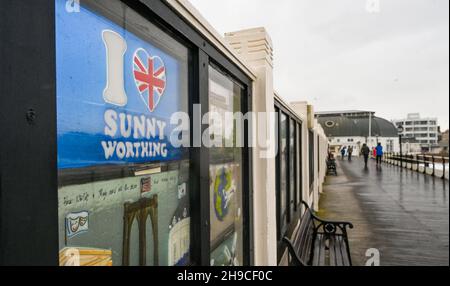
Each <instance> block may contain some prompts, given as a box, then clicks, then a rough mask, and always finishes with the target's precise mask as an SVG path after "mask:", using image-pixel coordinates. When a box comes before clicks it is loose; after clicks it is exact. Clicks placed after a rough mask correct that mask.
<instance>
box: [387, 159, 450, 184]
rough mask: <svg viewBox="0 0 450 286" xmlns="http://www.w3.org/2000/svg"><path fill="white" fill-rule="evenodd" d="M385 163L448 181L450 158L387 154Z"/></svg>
mask: <svg viewBox="0 0 450 286" xmlns="http://www.w3.org/2000/svg"><path fill="white" fill-rule="evenodd" d="M383 161H384V162H385V163H387V164H391V165H394V166H399V167H401V168H406V169H409V170H412V171H416V172H419V173H423V174H428V175H431V176H433V177H439V178H442V179H444V180H445V179H448V171H449V170H448V169H449V167H448V163H449V157H443V156H436V155H423V154H400V153H386V154H385V156H383Z"/></svg>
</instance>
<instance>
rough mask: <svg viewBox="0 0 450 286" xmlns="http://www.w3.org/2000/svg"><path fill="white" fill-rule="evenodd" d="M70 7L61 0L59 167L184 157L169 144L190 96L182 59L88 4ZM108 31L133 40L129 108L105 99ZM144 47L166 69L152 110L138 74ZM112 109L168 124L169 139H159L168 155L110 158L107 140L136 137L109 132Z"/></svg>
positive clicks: (127, 72)
mask: <svg viewBox="0 0 450 286" xmlns="http://www.w3.org/2000/svg"><path fill="white" fill-rule="evenodd" d="M65 5H66V1H65V0H56V69H57V133H58V134H57V135H58V168H59V169H67V168H83V167H90V166H97V165H107V164H130V163H147V162H153V161H170V160H176V159H179V158H180V157H181V156H182V150H181V149H176V148H174V147H173V146H171V145H170V143H169V142H168V141H169V139H168V137H169V136H170V134H171V131H172V130H173V128H174V126H172V127H171V126H170V124H169V123H170V122H169V119H170V116H171V115H172V114H173V113H174V112H178V111H181V109H182V106H183V105H182V101H183V100H184V101H187V96H186V95H185V93H182V92H181V91H182V90H183V88H184V87H180V84H179V83H180V82H186V80H184V81H180V77H181V76H187V75H182V74H181V72H182V70H183V71H184V70H185V69H181V65H182V64H185V63H180V62H179V61H178V60H177V59H175V58H174V57H172V56H170V55H168V54H167V53H165V52H164V51H162V50H160V49H158V48H157V47H155V46H153V45H151V44H150V43H148V42H146V41H144V40H142V39H140V38H139V37H137V36H136V35H134V34H133V33H130V32H128V31H126V30H125V29H123V28H121V27H120V26H118V25H116V24H115V23H113V22H112V21H110V20H109V19H107V18H105V17H103V16H101V15H98V14H95V13H94V12H92V11H90V10H88V9H87V8H85V7H83V6H81V7H80V12H78V13H68V12H67V11H66V8H65ZM104 30H112V31H115V32H117V33H118V34H120V35H121V36H122V37H123V39H125V41H126V43H127V47H128V48H127V51H126V53H125V56H124V62H125V67H124V76H125V79H124V81H125V91H126V93H127V95H128V103H127V105H126V106H125V107H117V106H114V105H111V104H108V103H105V102H104V100H103V91H104V89H105V86H106V73H107V72H106V51H105V46H104V43H103V40H102V32H103V31H104ZM138 48H143V49H145V50H146V51H147V52H148V53H149V54H150V55H151V56H154V55H157V56H159V57H160V58H161V59H162V60H163V62H164V64H165V67H166V78H167V81H166V89H165V92H164V95H163V97H162V98H161V101H160V102H159V104H158V106H157V107H156V110H155V111H154V112H152V113H151V112H150V111H149V110H148V108H147V107H146V105H145V104H144V102H143V101H142V99H141V97H140V95H139V92H138V90H137V88H136V84H135V81H134V78H133V73H132V72H133V71H132V63H133V54H134V52H135V51H136V50H137V49H138ZM184 89H185V88H184ZM108 109H113V110H115V111H117V113H121V112H122V113H123V112H125V113H126V114H130V115H137V116H140V115H145V116H146V117H150V118H156V119H158V120H163V121H164V122H166V123H167V128H166V132H165V135H166V137H165V139H164V140H163V141H158V142H161V143H166V144H167V148H168V155H167V157H162V156H159V157H153V158H129V159H123V160H120V159H119V158H117V156H114V157H112V158H111V159H109V160H106V159H105V153H104V150H103V148H102V145H101V142H102V141H111V140H118V141H128V142H130V141H131V142H133V141H134V139H133V138H132V137H130V138H128V139H123V138H120V132H118V135H117V136H118V137H117V138H111V137H108V136H105V134H104V129H105V122H104V113H105V111H106V110H108ZM152 140H154V139H152ZM152 140H150V141H152ZM155 140H156V139H155ZM158 140H159V139H158ZM136 142H138V141H136ZM155 142H156V141H155Z"/></svg>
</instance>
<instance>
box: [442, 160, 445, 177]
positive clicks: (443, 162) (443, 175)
mask: <svg viewBox="0 0 450 286" xmlns="http://www.w3.org/2000/svg"><path fill="white" fill-rule="evenodd" d="M442 167H443V168H442V172H443V173H442V179H443V180H445V157H442Z"/></svg>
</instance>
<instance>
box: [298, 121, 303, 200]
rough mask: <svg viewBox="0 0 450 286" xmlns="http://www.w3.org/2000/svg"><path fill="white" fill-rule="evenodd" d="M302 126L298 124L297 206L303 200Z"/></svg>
mask: <svg viewBox="0 0 450 286" xmlns="http://www.w3.org/2000/svg"><path fill="white" fill-rule="evenodd" d="M301 132H302V128H301V125H300V124H297V178H298V180H297V206H298V205H300V204H301V202H302V199H303V198H302V187H303V180H302V178H303V176H302V137H301V136H302V135H301Z"/></svg>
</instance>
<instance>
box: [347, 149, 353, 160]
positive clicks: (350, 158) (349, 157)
mask: <svg viewBox="0 0 450 286" xmlns="http://www.w3.org/2000/svg"><path fill="white" fill-rule="evenodd" d="M347 150H348V151H347V153H348V160H349V161H351V160H352V156H353V146H348V149H347Z"/></svg>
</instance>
